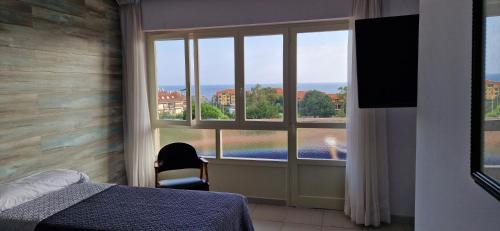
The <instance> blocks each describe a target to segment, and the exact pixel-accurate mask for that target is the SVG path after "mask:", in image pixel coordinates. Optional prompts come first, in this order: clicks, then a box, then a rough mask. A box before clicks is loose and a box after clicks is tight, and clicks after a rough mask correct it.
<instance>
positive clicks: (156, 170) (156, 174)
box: [155, 161, 159, 188]
mask: <svg viewBox="0 0 500 231" xmlns="http://www.w3.org/2000/svg"><path fill="white" fill-rule="evenodd" d="M158 167H159V165H158V161H155V187H156V188H158Z"/></svg>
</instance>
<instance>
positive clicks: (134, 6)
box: [118, 0, 154, 187]
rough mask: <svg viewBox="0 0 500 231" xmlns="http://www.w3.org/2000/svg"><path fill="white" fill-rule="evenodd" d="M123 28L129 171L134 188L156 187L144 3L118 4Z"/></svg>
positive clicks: (131, 0) (124, 1) (127, 0)
mask: <svg viewBox="0 0 500 231" xmlns="http://www.w3.org/2000/svg"><path fill="white" fill-rule="evenodd" d="M118 4H120V19H121V28H122V38H123V39H122V49H123V52H122V53H123V98H124V106H123V107H124V110H123V111H124V119H123V121H124V122H123V124H124V126H123V127H124V149H125V169H126V171H127V180H128V184H129V185H131V186H141V187H153V186H154V166H153V164H154V146H153V132H152V129H151V121H150V117H149V107H148V96H147V81H146V58H145V55H146V54H145V40H144V33H143V31H142V26H141V5H140V0H118Z"/></svg>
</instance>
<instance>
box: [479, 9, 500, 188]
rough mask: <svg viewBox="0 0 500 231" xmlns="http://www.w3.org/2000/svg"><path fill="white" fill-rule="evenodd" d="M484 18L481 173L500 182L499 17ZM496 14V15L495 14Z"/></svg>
mask: <svg viewBox="0 0 500 231" xmlns="http://www.w3.org/2000/svg"><path fill="white" fill-rule="evenodd" d="M488 15H489V16H488V17H486V34H485V36H486V44H485V46H486V49H485V50H486V54H485V70H484V71H485V78H486V81H485V85H486V86H485V93H484V94H485V95H484V97H485V100H484V107H485V122H484V128H485V131H484V144H483V145H484V146H483V149H484V150H483V163H482V164H483V172H484V173H485V174H486V175H488V176H490V177H492V178H493V179H495V180H497V181H499V182H500V16H496V15H495V14H494V12H488ZM497 15H498V14H497Z"/></svg>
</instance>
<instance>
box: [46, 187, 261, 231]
mask: <svg viewBox="0 0 500 231" xmlns="http://www.w3.org/2000/svg"><path fill="white" fill-rule="evenodd" d="M59 230H60V231H70V230H71V231H73V230H75V231H76V230H78V231H90V230H110V231H111V230H112V231H118V230H120V231H121V230H155V231H157V230H158V231H160V230H186V231H188V230H196V231H203V230H231V231H232V230H242V231H246V230H249V231H250V230H253V225H252V221H251V219H250V216H249V212H248V208H247V203H246V199H245V198H244V197H243V196H240V195H237V194H228V193H214V192H202V191H189V190H175V189H153V188H135V187H127V186H118V185H117V186H113V187H110V188H109V189H107V190H105V191H103V192H100V193H98V194H95V195H94V196H92V197H90V198H87V199H85V200H83V201H81V202H79V203H77V204H75V205H73V206H71V207H69V208H67V209H64V210H62V211H60V212H58V213H56V214H54V215H52V216H50V217H48V218H46V219H45V220H43V221H41V222H40V223H39V224H38V225H37V227H36V231H59Z"/></svg>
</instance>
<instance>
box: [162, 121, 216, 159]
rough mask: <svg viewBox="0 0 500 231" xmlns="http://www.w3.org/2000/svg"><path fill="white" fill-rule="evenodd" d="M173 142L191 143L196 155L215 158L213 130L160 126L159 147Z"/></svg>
mask: <svg viewBox="0 0 500 231" xmlns="http://www.w3.org/2000/svg"><path fill="white" fill-rule="evenodd" d="M175 142H182V143H187V144H190V145H192V146H193V147H194V148H195V149H196V152H197V153H198V156H203V157H212V158H215V130H213V129H185V128H160V145H161V147H163V146H165V145H167V144H170V143H175Z"/></svg>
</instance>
